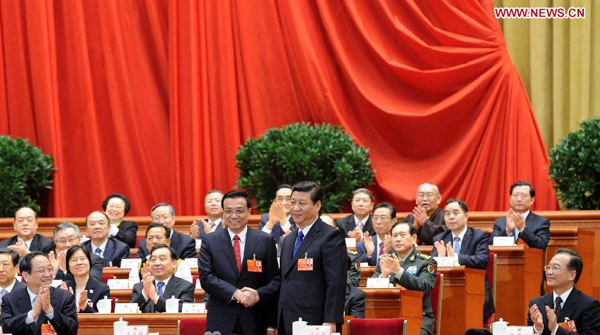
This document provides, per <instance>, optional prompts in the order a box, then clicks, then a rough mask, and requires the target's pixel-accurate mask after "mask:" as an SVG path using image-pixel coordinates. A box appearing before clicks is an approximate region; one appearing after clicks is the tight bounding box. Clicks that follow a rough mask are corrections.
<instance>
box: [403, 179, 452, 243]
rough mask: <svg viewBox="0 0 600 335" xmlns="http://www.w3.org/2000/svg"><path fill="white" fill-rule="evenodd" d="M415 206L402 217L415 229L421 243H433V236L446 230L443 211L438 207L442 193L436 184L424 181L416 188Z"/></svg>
mask: <svg viewBox="0 0 600 335" xmlns="http://www.w3.org/2000/svg"><path fill="white" fill-rule="evenodd" d="M415 200H416V203H417V206H416V207H415V208H414V209H413V211H412V213H411V214H408V216H407V217H406V218H405V219H404V221H406V222H410V223H412V224H413V225H414V226H415V228H416V229H417V237H418V238H419V244H421V245H433V237H434V236H435V235H438V234H441V233H443V232H445V231H446V223H445V222H444V211H442V210H441V209H440V208H439V205H440V202H441V201H442V195H441V194H440V189H439V188H438V187H437V185H435V184H432V183H424V184H421V185H420V186H419V188H418V189H417V196H416V198H415Z"/></svg>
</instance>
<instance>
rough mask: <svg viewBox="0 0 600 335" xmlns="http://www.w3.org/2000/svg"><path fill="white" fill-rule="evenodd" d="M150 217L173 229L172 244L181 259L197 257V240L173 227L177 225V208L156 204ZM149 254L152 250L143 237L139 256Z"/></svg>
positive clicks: (144, 256)
mask: <svg viewBox="0 0 600 335" xmlns="http://www.w3.org/2000/svg"><path fill="white" fill-rule="evenodd" d="M150 217H151V218H152V222H158V223H160V224H162V225H164V226H167V227H169V228H170V229H171V236H170V238H171V245H172V246H173V249H174V250H175V253H176V254H177V257H179V258H181V259H186V258H196V257H197V256H196V241H194V239H193V238H191V237H189V236H187V235H184V234H182V233H180V232H178V231H175V229H174V228H173V227H174V226H175V208H173V206H171V205H169V204H166V203H160V204H156V205H154V207H152V210H150ZM148 254H150V252H149V251H148V248H146V239H143V240H141V241H140V248H139V249H138V254H137V257H138V258H141V259H145V258H146V256H147V255H148Z"/></svg>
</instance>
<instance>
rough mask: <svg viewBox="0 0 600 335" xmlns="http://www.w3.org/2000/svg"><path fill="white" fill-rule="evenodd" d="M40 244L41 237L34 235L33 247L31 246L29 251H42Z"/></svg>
mask: <svg viewBox="0 0 600 335" xmlns="http://www.w3.org/2000/svg"><path fill="white" fill-rule="evenodd" d="M39 244H40V236H39V235H38V234H35V235H33V239H32V240H31V245H30V246H29V250H41V249H42V248H40V246H39Z"/></svg>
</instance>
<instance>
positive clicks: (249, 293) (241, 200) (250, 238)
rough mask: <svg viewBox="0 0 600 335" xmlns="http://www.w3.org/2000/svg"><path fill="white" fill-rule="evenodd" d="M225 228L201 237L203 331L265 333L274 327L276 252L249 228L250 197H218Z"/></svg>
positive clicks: (265, 236)
mask: <svg viewBox="0 0 600 335" xmlns="http://www.w3.org/2000/svg"><path fill="white" fill-rule="evenodd" d="M222 204H223V213H224V215H223V219H224V222H225V226H226V227H227V229H221V230H217V231H215V232H214V233H212V234H209V235H206V237H205V238H204V240H202V248H201V249H200V257H199V259H198V272H199V273H200V281H201V283H202V288H204V290H205V291H206V292H207V293H208V294H209V298H208V315H207V323H206V330H207V331H210V332H215V331H219V332H221V333H222V334H232V333H235V334H248V335H250V334H265V333H266V332H267V328H268V327H275V326H276V322H277V320H276V315H275V308H276V305H275V304H274V302H275V299H276V298H277V292H278V290H279V268H278V266H277V250H276V247H275V240H273V238H272V237H271V235H269V234H267V233H264V232H262V231H258V230H254V229H251V228H250V227H248V218H249V217H250V208H251V207H252V204H251V200H250V197H249V196H248V195H247V194H246V193H245V192H243V191H231V192H229V193H227V194H225V195H224V196H223V200H222Z"/></svg>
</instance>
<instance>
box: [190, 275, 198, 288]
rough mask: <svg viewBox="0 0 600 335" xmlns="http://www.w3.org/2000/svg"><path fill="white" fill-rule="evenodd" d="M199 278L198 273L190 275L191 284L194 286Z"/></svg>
mask: <svg viewBox="0 0 600 335" xmlns="http://www.w3.org/2000/svg"><path fill="white" fill-rule="evenodd" d="M198 279H200V275H192V285H194V287H196V282H197V281H198Z"/></svg>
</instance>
